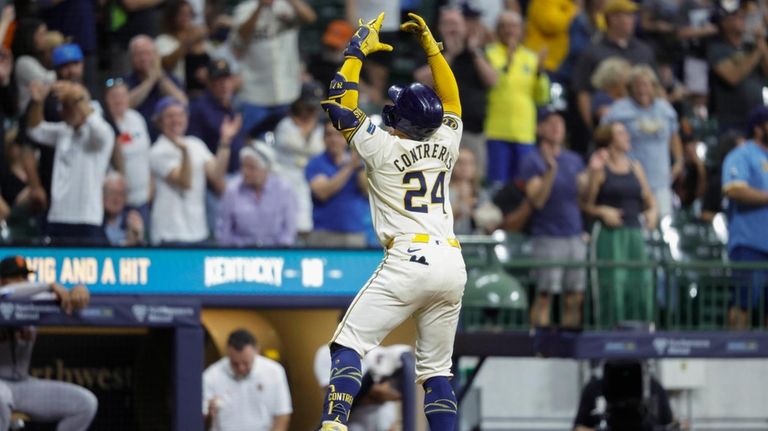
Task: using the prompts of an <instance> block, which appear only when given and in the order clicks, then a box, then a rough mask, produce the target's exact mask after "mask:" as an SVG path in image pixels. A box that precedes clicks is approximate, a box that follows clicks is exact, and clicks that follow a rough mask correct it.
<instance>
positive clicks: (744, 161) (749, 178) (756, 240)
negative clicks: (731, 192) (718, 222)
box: [722, 141, 768, 253]
mask: <svg viewBox="0 0 768 431" xmlns="http://www.w3.org/2000/svg"><path fill="white" fill-rule="evenodd" d="M722 175H723V177H722V186H723V189H726V188H728V187H733V186H734V185H735V184H739V183H741V184H746V185H748V186H749V187H750V188H753V189H758V190H764V191H768V151H766V149H765V148H761V147H760V146H759V145H757V144H756V143H755V142H754V141H747V143H745V144H744V145H742V146H741V147H738V148H735V149H734V150H733V151H731V152H730V153H728V156H727V157H726V158H725V162H723V174H722ZM766 226H768V205H763V206H753V205H743V204H739V203H737V202H734V201H730V202H728V251H729V252H731V251H733V249H734V248H735V247H737V246H746V247H749V248H752V249H755V250H760V251H762V252H764V253H768V235H766V234H765V232H764V230H765V228H766Z"/></svg>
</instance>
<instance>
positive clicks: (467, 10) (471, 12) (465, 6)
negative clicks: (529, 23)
mask: <svg viewBox="0 0 768 431" xmlns="http://www.w3.org/2000/svg"><path fill="white" fill-rule="evenodd" d="M461 14H462V15H464V18H470V19H471V18H479V17H481V16H482V15H483V12H481V11H480V10H479V9H475V8H474V7H473V6H472V5H471V4H470V3H469V2H468V1H465V2H462V3H461Z"/></svg>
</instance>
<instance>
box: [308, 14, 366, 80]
mask: <svg viewBox="0 0 768 431" xmlns="http://www.w3.org/2000/svg"><path fill="white" fill-rule="evenodd" d="M354 33H355V29H354V27H352V25H351V24H349V23H348V22H347V21H344V20H341V19H335V20H333V21H331V22H330V23H328V27H326V28H325V33H323V38H322V39H321V42H322V43H323V46H322V48H320V52H319V53H317V54H315V55H313V56H312V57H311V58H310V60H309V64H308V65H307V70H308V71H309V73H310V74H312V77H313V78H314V79H315V80H316V81H319V82H322V83H326V82H331V80H333V77H334V75H336V71H337V70H339V67H341V63H343V62H344V48H346V47H347V42H349V40H350V39H352V35H353V34H354Z"/></svg>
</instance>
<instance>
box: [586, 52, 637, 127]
mask: <svg viewBox="0 0 768 431" xmlns="http://www.w3.org/2000/svg"><path fill="white" fill-rule="evenodd" d="M631 68H632V65H631V64H630V63H629V62H628V61H627V60H625V59H623V58H621V57H608V58H606V59H605V60H603V61H602V62H600V65H599V66H597V69H596V70H595V72H594V73H593V74H592V78H591V82H592V86H593V87H594V88H595V90H596V91H595V93H594V94H593V95H592V112H593V113H594V115H595V118H594V120H595V121H596V122H598V123H599V122H600V119H601V118H602V117H603V115H605V113H606V112H608V109H609V108H610V107H611V105H612V104H613V102H615V101H617V100H619V99H621V98H623V97H626V96H627V82H628V81H629V71H630V69H631Z"/></svg>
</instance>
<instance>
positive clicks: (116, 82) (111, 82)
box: [104, 78, 125, 88]
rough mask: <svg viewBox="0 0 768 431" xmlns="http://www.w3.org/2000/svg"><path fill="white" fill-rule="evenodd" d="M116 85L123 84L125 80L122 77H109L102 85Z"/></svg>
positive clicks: (108, 86) (109, 86) (107, 86)
mask: <svg viewBox="0 0 768 431" xmlns="http://www.w3.org/2000/svg"><path fill="white" fill-rule="evenodd" d="M118 85H125V81H123V78H109V79H107V81H106V82H105V83H104V86H105V87H106V88H112V87H116V86H118Z"/></svg>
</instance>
